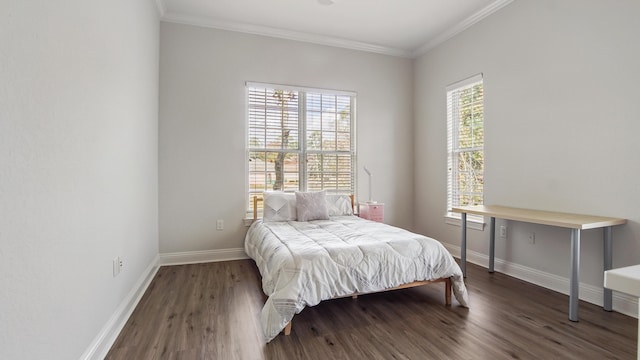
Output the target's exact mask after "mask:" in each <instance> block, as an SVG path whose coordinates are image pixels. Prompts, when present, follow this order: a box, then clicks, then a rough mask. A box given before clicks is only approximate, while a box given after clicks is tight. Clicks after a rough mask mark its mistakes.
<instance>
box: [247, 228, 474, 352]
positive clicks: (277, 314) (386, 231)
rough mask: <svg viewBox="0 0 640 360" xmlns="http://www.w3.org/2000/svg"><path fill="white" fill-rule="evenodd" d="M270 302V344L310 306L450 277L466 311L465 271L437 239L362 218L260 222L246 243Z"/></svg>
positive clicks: (266, 324)
mask: <svg viewBox="0 0 640 360" xmlns="http://www.w3.org/2000/svg"><path fill="white" fill-rule="evenodd" d="M245 251H246V253H247V254H248V255H249V256H250V257H251V258H253V259H254V260H255V262H256V264H257V266H258V269H259V270H260V274H261V275H262V289H263V291H264V293H265V294H266V295H267V296H268V300H267V302H266V303H265V305H264V308H263V309H262V318H261V321H262V331H263V333H264V336H265V338H266V340H267V342H269V341H271V340H272V339H273V338H274V337H276V336H277V335H278V334H279V333H280V332H281V331H282V329H284V327H285V326H286V325H287V323H289V321H291V319H292V318H293V316H294V315H295V314H296V313H299V312H300V311H302V309H304V307H305V306H314V305H316V304H318V303H319V302H320V301H322V300H326V299H331V298H333V297H336V296H344V295H350V294H353V293H354V292H360V293H366V292H373V291H380V290H384V289H388V288H392V287H396V286H399V285H402V284H406V283H410V282H413V281H421V280H435V279H439V278H447V277H450V278H451V279H452V285H453V286H452V287H453V292H454V295H455V297H456V299H457V300H458V302H459V303H460V304H461V305H462V306H467V302H468V297H467V290H466V288H465V285H464V281H463V277H462V271H461V270H460V267H459V266H458V264H457V263H456V262H455V260H454V259H453V257H452V256H451V254H449V252H448V251H447V250H446V249H445V248H444V246H442V244H441V243H440V242H438V241H436V240H434V239H431V238H428V237H425V236H422V235H418V234H414V233H411V232H409V231H406V230H403V229H399V228H396V227H392V226H389V225H386V224H382V223H377V222H372V221H368V220H363V219H361V218H358V217H356V216H337V217H332V218H331V220H317V221H309V222H297V221H288V222H262V221H261V220H258V221H255V222H254V223H253V225H251V227H250V228H249V231H248V232H247V236H246V239H245Z"/></svg>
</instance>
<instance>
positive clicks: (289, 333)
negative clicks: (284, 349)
mask: <svg viewBox="0 0 640 360" xmlns="http://www.w3.org/2000/svg"><path fill="white" fill-rule="evenodd" d="M292 322H293V320H291V321H289V323H288V324H287V326H285V327H284V335H285V336H289V335H291V323H292Z"/></svg>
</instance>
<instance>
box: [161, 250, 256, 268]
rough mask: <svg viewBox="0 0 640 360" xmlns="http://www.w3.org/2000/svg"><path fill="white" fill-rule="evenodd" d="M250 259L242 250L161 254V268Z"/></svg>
mask: <svg viewBox="0 0 640 360" xmlns="http://www.w3.org/2000/svg"><path fill="white" fill-rule="evenodd" d="M248 258H249V257H248V256H247V254H246V253H245V252H244V249H242V248H234V249H221V250H204V251H185V252H177V253H165V254H160V266H166V265H184V264H197V263H206V262H217V261H231V260H243V259H248Z"/></svg>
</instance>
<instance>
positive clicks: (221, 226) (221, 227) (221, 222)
mask: <svg viewBox="0 0 640 360" xmlns="http://www.w3.org/2000/svg"><path fill="white" fill-rule="evenodd" d="M216 230H224V220H222V219H218V220H217V221H216Z"/></svg>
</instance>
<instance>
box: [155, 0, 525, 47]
mask: <svg viewBox="0 0 640 360" xmlns="http://www.w3.org/2000/svg"><path fill="white" fill-rule="evenodd" d="M155 1H156V5H157V7H158V12H159V13H160V20H161V21H164V22H170V23H177V24H184V25H192V26H199V27H207V28H213V29H219V30H227V31H235V32H241V33H245V34H252V35H261V36H268V37H273V38H279V39H285V40H293V41H301V42H307V43H312V44H318V45H326V46H333V47H339V48H345V49H350V50H358V51H366V52H371V53H376V54H382V55H389V56H396V57H403V58H417V57H419V56H421V55H424V54H425V53H427V52H428V51H429V50H431V49H433V48H435V47H436V46H438V45H440V44H442V43H443V42H445V41H447V40H449V39H451V38H452V37H454V36H455V35H457V34H459V33H461V32H463V31H464V30H466V29H468V28H469V27H471V26H472V25H474V24H476V23H478V22H480V21H481V20H483V19H484V18H486V17H488V16H489V15H491V14H493V13H495V12H496V11H498V10H500V9H502V8H503V7H505V6H507V5H509V4H510V3H512V2H513V1H514V0H496V1H494V2H492V3H491V4H489V5H488V6H487V7H485V8H483V9H481V10H480V11H478V12H476V13H475V14H473V15H471V16H469V17H467V18H466V19H464V20H463V21H461V22H460V23H458V24H457V25H455V26H454V27H452V28H450V29H448V30H446V31H444V32H442V33H440V34H439V35H437V36H436V37H434V38H433V39H431V40H429V41H428V42H427V43H425V44H424V45H422V46H420V47H419V48H417V49H414V50H405V49H399V48H393V47H388V46H382V45H377V44H370V43H365V42H360V41H354V40H348V39H343V38H338V37H333V36H326V35H317V34H310V33H305V32H299V31H293V30H285V29H279V28H273V27H269V26H261V25H253V24H247V23H241V22H232V21H223V20H216V19H210V18H206V17H200V16H188V15H182V14H178V13H173V12H171V11H169V12H167V10H166V9H167V8H166V4H165V0H155Z"/></svg>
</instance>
